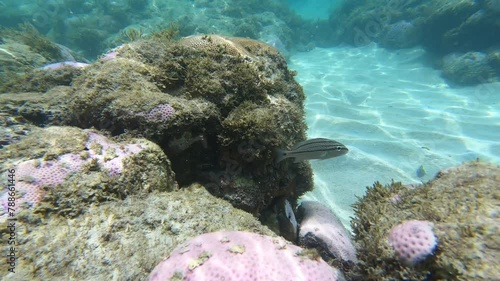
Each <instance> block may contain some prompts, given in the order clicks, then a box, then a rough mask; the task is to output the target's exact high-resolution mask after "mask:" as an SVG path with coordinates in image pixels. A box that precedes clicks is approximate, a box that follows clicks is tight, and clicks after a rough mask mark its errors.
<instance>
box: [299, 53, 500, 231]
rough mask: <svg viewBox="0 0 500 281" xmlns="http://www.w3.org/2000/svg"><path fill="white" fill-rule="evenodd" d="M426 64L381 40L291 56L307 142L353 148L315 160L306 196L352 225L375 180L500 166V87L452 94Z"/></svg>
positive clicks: (406, 180)
mask: <svg viewBox="0 0 500 281" xmlns="http://www.w3.org/2000/svg"><path fill="white" fill-rule="evenodd" d="M424 61H425V52H424V51H423V50H422V49H409V50H399V51H394V52H391V51H387V50H385V49H381V48H378V47H377V46H376V45H374V44H372V45H369V46H366V47H362V48H352V47H339V48H330V49H320V48H316V49H314V50H312V51H311V52H307V53H297V54H295V55H293V56H292V57H291V58H290V64H289V67H290V68H291V69H294V70H297V71H298V76H297V80H298V81H299V83H300V84H301V85H302V86H303V87H304V91H305V93H306V96H307V99H306V106H305V107H306V120H307V124H308V125H309V132H308V136H309V137H310V138H313V137H326V138H332V139H335V140H338V141H340V142H341V143H343V144H345V145H346V146H347V147H348V148H349V150H350V152H349V153H348V154H347V155H346V156H343V157H339V158H334V159H329V160H323V161H311V164H312V166H313V169H314V174H315V176H314V180H315V190H314V191H312V192H310V193H309V194H307V195H306V196H305V197H304V199H308V200H318V201H320V202H323V203H326V204H328V205H330V206H331V207H332V208H333V209H334V210H335V211H336V212H337V213H338V214H339V216H340V217H341V219H342V221H343V222H344V224H346V225H349V217H350V216H352V215H353V212H352V208H351V205H352V204H353V203H354V202H355V201H356V197H355V195H357V196H362V195H363V194H364V192H365V188H366V186H371V185H372V184H373V183H374V182H375V181H377V180H378V181H380V182H382V183H384V184H385V183H389V182H390V181H391V180H392V179H394V180H395V181H402V182H403V183H420V182H422V181H424V182H425V181H428V180H430V179H432V178H433V177H434V176H435V174H436V173H437V172H438V171H439V170H441V169H443V168H446V167H450V166H454V165H458V164H460V163H462V162H464V161H470V160H474V159H476V158H480V159H482V160H485V161H488V162H493V163H500V143H499V140H500V95H498V93H500V83H494V84H485V85H480V86H475V87H466V88H451V87H449V86H448V84H447V83H446V81H444V80H443V79H442V78H441V76H440V72H439V71H438V70H435V69H432V68H431V67H429V66H426V65H425V64H424ZM420 165H422V166H423V167H424V170H425V172H426V173H425V175H424V176H423V177H419V176H417V169H418V168H419V167H420Z"/></svg>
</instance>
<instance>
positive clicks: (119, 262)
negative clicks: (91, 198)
mask: <svg viewBox="0 0 500 281" xmlns="http://www.w3.org/2000/svg"><path fill="white" fill-rule="evenodd" d="M18 219H19V231H18V233H19V236H18V237H19V244H20V245H19V246H18V247H19V251H20V252H22V258H20V259H19V260H18V266H17V267H16V269H17V270H16V273H15V274H8V272H7V271H2V272H0V279H2V280H3V279H6V280H7V279H8V280H13V281H14V280H15V281H18V280H19V281H20V280H62V279H67V278H68V276H71V278H73V279H75V280H89V281H94V280H95V281H98V280H113V279H116V280H145V279H146V277H147V276H148V275H149V273H150V272H151V271H152V270H153V268H154V266H155V265H156V264H158V263H159V262H160V261H162V260H163V259H164V257H165V254H166V253H169V252H171V251H172V250H173V249H174V248H175V247H176V246H178V245H181V244H182V243H184V242H186V241H187V240H188V239H189V238H191V237H194V236H197V235H200V234H203V233H206V232H215V231H228V230H232V231H250V232H253V233H258V234H263V235H269V236H274V235H275V234H274V233H273V232H272V231H270V230H269V229H267V228H266V227H264V226H262V225H261V224H260V222H259V221H258V220H257V219H256V218H254V217H253V216H252V215H251V214H248V213H246V212H244V211H242V210H238V209H236V208H234V207H232V206H231V204H229V203H228V202H226V201H224V200H222V199H219V198H216V197H214V196H212V195H210V193H208V192H207V191H206V190H205V188H204V187H203V186H201V185H199V184H193V185H191V186H189V187H186V188H183V189H180V190H178V191H174V192H156V191H155V192H152V193H140V194H135V195H131V196H129V197H127V198H126V199H124V200H117V201H110V202H104V203H102V204H95V205H90V206H88V207H87V208H86V209H85V212H84V213H82V214H81V215H80V216H77V217H72V218H67V217H61V216H52V217H51V218H50V219H42V218H40V217H39V216H37V215H33V214H31V213H26V212H25V213H23V214H21V215H19V217H18ZM3 237H5V236H3ZM3 239H4V238H0V242H2V243H6V241H4V240H3Z"/></svg>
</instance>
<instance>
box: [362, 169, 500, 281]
mask: <svg viewBox="0 0 500 281" xmlns="http://www.w3.org/2000/svg"><path fill="white" fill-rule="evenodd" d="M499 180H500V167H498V166H493V165H491V164H486V163H482V162H470V163H466V164H463V165H461V166H459V167H455V168H449V169H446V170H443V171H441V172H439V173H438V175H437V177H436V178H435V179H434V180H432V181H430V182H429V183H426V184H425V185H421V186H416V187H411V186H404V185H401V184H400V183H392V184H390V185H388V186H385V187H384V186H382V185H381V184H379V183H376V184H375V185H374V186H373V187H370V188H368V190H367V193H366V195H365V196H364V197H363V198H360V200H359V201H358V202H357V203H355V204H354V209H355V213H356V217H355V218H354V219H353V221H352V228H353V231H354V233H355V240H356V242H357V244H358V259H359V260H360V264H361V265H360V267H359V269H360V276H361V278H360V280H401V279H405V280H406V279H407V280H425V279H428V278H432V279H435V280H494V279H495V278H497V277H498V276H500V271H499V269H500V263H499V260H498V258H496V257H497V256H498V255H499V254H500V253H499V248H498V245H500V237H499V236H498V233H499V226H500V220H499V216H498V210H497V209H498V208H497V209H495V208H496V206H498V204H499V203H500V202H499V198H500V194H499V189H498V182H499ZM434 235H435V237H434ZM402 236H406V237H407V238H405V237H402ZM401 238H403V240H404V239H406V241H407V243H409V245H407V246H405V245H404V243H403V244H401V243H399V242H400V240H401ZM426 238H427V240H425V239H426ZM436 238H437V240H436ZM420 239H424V241H420ZM412 241H413V242H415V243H416V244H411V242H412ZM436 245H437V246H436ZM411 247H415V249H414V250H413V251H411ZM408 249H410V252H408V251H407V250H408Z"/></svg>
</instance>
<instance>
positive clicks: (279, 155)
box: [274, 148, 286, 164]
mask: <svg viewBox="0 0 500 281" xmlns="http://www.w3.org/2000/svg"><path fill="white" fill-rule="evenodd" d="M285 158H286V151H285V150H283V149H281V148H275V149H274V159H275V163H276V164H278V163H279V162H281V161H283V159H285Z"/></svg>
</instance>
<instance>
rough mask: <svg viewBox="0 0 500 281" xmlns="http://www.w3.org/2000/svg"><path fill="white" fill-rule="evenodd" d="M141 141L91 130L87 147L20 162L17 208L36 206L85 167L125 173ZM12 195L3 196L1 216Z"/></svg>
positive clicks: (17, 171) (107, 172)
mask: <svg viewBox="0 0 500 281" xmlns="http://www.w3.org/2000/svg"><path fill="white" fill-rule="evenodd" d="M142 149H143V148H142V147H141V145H139V144H117V143H114V142H112V141H110V140H109V139H108V138H107V137H105V136H103V135H99V134H97V133H95V132H89V133H88V139H87V141H86V143H85V149H84V150H83V151H81V152H73V153H66V154H62V155H60V156H58V157H57V158H56V159H52V160H45V159H43V158H39V159H31V160H27V161H23V162H20V163H19V164H17V165H16V167H15V168H14V170H15V171H16V185H15V186H16V193H17V194H16V200H15V204H16V206H17V208H16V209H17V210H20V209H25V208H33V207H35V206H36V205H37V204H38V203H40V201H41V200H42V198H43V197H44V195H45V194H46V192H47V190H48V189H50V188H51V187H54V186H57V185H59V184H63V183H64V181H65V180H66V179H68V178H69V177H71V175H73V174H75V173H78V172H81V171H82V170H83V167H84V166H89V165H94V166H95V165H98V167H99V168H100V169H101V170H103V171H104V172H105V173H106V174H107V175H108V176H110V177H117V176H119V175H120V174H121V173H122V172H123V161H124V160H125V159H126V158H127V157H130V156H131V155H134V154H137V153H139V152H141V150H142ZM8 197H9V196H8V194H7V192H5V193H4V194H2V195H1V196H0V203H1V204H0V205H1V206H2V208H1V210H0V219H2V218H5V217H6V216H7V205H8V199H9V198H8Z"/></svg>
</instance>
